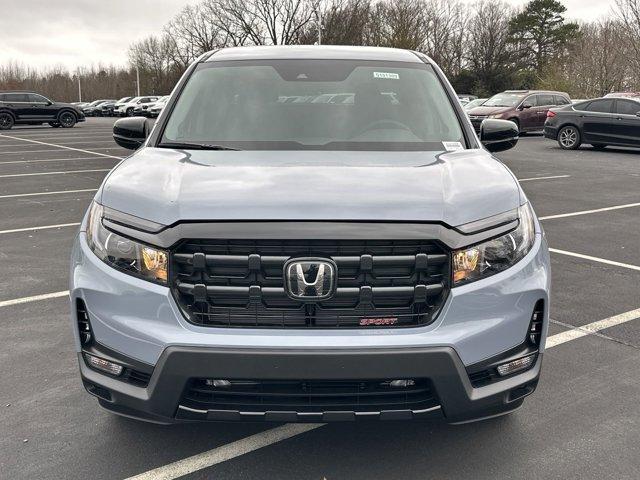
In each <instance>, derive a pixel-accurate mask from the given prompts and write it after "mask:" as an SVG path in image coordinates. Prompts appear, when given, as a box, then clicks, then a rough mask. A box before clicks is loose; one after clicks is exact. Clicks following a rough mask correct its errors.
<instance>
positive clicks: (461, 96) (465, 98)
mask: <svg viewBox="0 0 640 480" xmlns="http://www.w3.org/2000/svg"><path fill="white" fill-rule="evenodd" d="M457 96H458V100H459V101H460V104H461V105H462V106H464V105H466V104H467V103H469V102H470V101H472V100H475V99H476V98H478V97H477V96H475V95H470V94H468V93H458V95H457Z"/></svg>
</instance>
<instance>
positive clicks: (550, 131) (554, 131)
mask: <svg viewBox="0 0 640 480" xmlns="http://www.w3.org/2000/svg"><path fill="white" fill-rule="evenodd" d="M544 136H545V138H549V139H551V140H557V139H558V128H557V127H553V126H551V125H545V126H544Z"/></svg>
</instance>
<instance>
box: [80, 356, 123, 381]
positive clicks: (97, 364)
mask: <svg viewBox="0 0 640 480" xmlns="http://www.w3.org/2000/svg"><path fill="white" fill-rule="evenodd" d="M84 358H85V360H86V361H87V363H88V364H89V366H91V367H93V368H95V369H96V370H101V371H103V372H106V373H108V374H110V375H114V376H116V377H117V376H118V375H120V374H121V373H122V370H124V367H123V366H122V365H118V364H117V363H113V362H110V361H109V360H105V359H104V358H100V357H96V356H95V355H91V354H89V353H85V354H84Z"/></svg>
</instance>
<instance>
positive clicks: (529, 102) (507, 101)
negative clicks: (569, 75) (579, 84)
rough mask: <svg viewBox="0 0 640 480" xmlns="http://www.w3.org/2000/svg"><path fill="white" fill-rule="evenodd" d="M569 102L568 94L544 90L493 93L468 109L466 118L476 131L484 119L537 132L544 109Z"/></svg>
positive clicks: (543, 119) (543, 117) (542, 118)
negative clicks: (504, 121) (476, 105)
mask: <svg viewBox="0 0 640 480" xmlns="http://www.w3.org/2000/svg"><path fill="white" fill-rule="evenodd" d="M564 105H571V100H570V99H569V95H567V94H566V93H563V92H554V91H547V90H507V91H505V92H502V93H498V94H497V95H494V96H493V97H491V98H490V99H489V100H487V101H486V102H484V103H483V104H482V105H481V106H480V107H476V108H474V109H472V110H469V111H468V112H467V113H468V114H469V118H470V119H471V123H472V124H473V128H475V130H476V132H479V131H480V124H481V123H482V121H483V120H484V119H486V118H499V119H502V120H511V121H512V122H514V123H515V124H516V125H517V126H518V129H519V130H520V132H531V131H540V130H542V129H543V128H544V122H545V120H546V119H547V112H548V111H549V109H551V108H553V107H559V106H564Z"/></svg>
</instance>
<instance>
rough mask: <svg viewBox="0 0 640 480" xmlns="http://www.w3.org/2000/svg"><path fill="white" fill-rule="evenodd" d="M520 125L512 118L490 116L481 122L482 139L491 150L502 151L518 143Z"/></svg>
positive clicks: (483, 143)
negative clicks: (511, 119) (503, 118)
mask: <svg viewBox="0 0 640 480" xmlns="http://www.w3.org/2000/svg"><path fill="white" fill-rule="evenodd" d="M519 136H520V132H519V131H518V126H517V125H516V124H515V123H514V122H512V121H510V120H497V119H492V118H488V119H486V120H483V121H482V124H480V141H481V142H482V145H484V147H485V148H486V149H487V150H489V151H490V152H502V151H504V150H509V149H510V148H513V147H515V146H516V144H517V143H518V138H519Z"/></svg>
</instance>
